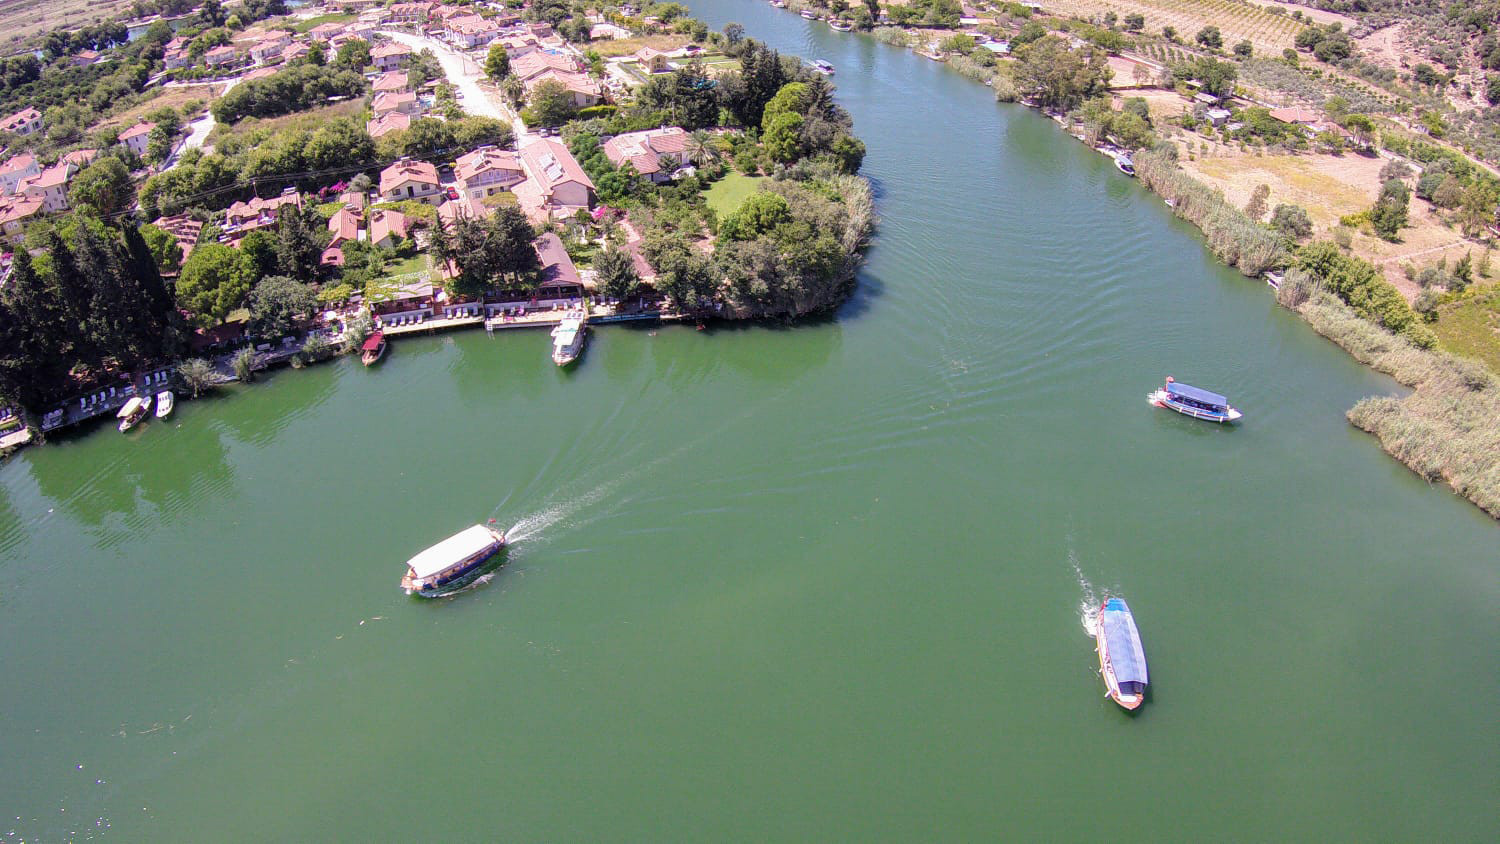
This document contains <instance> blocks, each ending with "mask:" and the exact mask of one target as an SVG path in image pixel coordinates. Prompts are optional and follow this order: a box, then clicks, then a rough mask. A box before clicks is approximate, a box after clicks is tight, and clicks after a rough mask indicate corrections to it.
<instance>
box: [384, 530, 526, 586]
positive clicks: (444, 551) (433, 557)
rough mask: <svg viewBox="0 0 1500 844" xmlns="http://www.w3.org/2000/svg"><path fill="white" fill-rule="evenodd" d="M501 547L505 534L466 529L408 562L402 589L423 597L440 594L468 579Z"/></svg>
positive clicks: (503, 543)
mask: <svg viewBox="0 0 1500 844" xmlns="http://www.w3.org/2000/svg"><path fill="white" fill-rule="evenodd" d="M504 547H505V534H503V533H501V532H500V531H498V530H495V529H494V528H491V527H486V526H485V525H474V526H473V527H469V528H465V529H463V530H461V531H459V532H458V533H455V534H453V535H452V536H450V537H448V538H447V539H444V540H443V541H442V542H439V543H438V544H436V545H434V546H432V547H431V548H428V549H427V550H426V551H423V552H422V553H420V554H418V555H416V556H415V557H412V558H411V559H410V560H407V561H406V574H405V575H402V577H401V588H402V589H405V590H406V594H408V595H410V594H413V593H416V594H418V595H421V596H422V597H424V598H430V597H433V596H434V595H441V594H443V593H444V592H447V591H449V590H452V589H454V588H457V587H459V586H462V585H463V584H465V583H467V582H468V581H469V580H471V579H472V578H473V577H474V576H475V575H477V574H478V573H479V570H480V569H481V568H482V567H483V566H484V564H485V563H486V562H488V561H489V559H490V558H491V557H493V556H495V554H497V553H499V551H500V549H501V548H504Z"/></svg>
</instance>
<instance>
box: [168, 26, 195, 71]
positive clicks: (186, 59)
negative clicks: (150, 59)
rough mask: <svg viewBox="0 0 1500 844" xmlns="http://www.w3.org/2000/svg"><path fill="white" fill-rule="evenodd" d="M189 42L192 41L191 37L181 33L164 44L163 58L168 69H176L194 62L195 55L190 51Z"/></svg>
mask: <svg viewBox="0 0 1500 844" xmlns="http://www.w3.org/2000/svg"><path fill="white" fill-rule="evenodd" d="M189 43H191V41H190V39H187V38H183V37H182V36H180V35H179V36H178V37H176V38H173V39H172V40H171V41H168V42H167V43H166V44H164V45H162V56H161V59H162V63H163V64H165V65H166V66H167V70H176V69H177V68H180V67H187V66H189V65H191V64H192V63H193V56H192V54H191V53H189V52H188V44H189Z"/></svg>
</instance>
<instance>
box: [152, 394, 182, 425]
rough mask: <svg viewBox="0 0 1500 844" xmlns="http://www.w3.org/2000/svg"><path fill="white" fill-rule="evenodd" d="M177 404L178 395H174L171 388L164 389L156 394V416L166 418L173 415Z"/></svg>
mask: <svg viewBox="0 0 1500 844" xmlns="http://www.w3.org/2000/svg"><path fill="white" fill-rule="evenodd" d="M176 406H177V397H176V396H174V395H172V391H171V390H162V391H161V392H159V393H157V394H156V418H157V419H166V418H167V417H168V416H171V415H172V408H174V407H176Z"/></svg>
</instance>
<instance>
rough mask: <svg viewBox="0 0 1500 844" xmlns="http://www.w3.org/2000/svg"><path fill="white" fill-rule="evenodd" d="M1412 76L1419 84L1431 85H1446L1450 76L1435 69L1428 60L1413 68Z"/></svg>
mask: <svg viewBox="0 0 1500 844" xmlns="http://www.w3.org/2000/svg"><path fill="white" fill-rule="evenodd" d="M1411 78H1412V81H1413V82H1416V83H1417V84H1418V85H1428V86H1431V87H1437V86H1438V85H1446V84H1447V83H1448V77H1446V76H1444V75H1443V74H1441V73H1438V72H1437V71H1436V70H1433V68H1432V65H1430V64H1428V63H1426V62H1422V63H1420V64H1418V65H1417V66H1416V67H1414V68H1412V69H1411Z"/></svg>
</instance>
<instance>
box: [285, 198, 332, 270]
mask: <svg viewBox="0 0 1500 844" xmlns="http://www.w3.org/2000/svg"><path fill="white" fill-rule="evenodd" d="M321 222H322V218H321V217H319V216H318V212H317V211H314V210H313V209H312V208H310V207H309V208H300V209H299V208H296V207H292V206H282V211H281V216H280V218H279V219H278V220H277V221H276V266H277V268H278V269H280V270H281V273H282V275H288V276H291V277H292V278H297V279H308V280H314V279H316V278H317V277H318V273H319V272H320V271H321V269H322V259H323V241H322V238H321V237H320V235H321V226H320V223H321Z"/></svg>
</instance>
